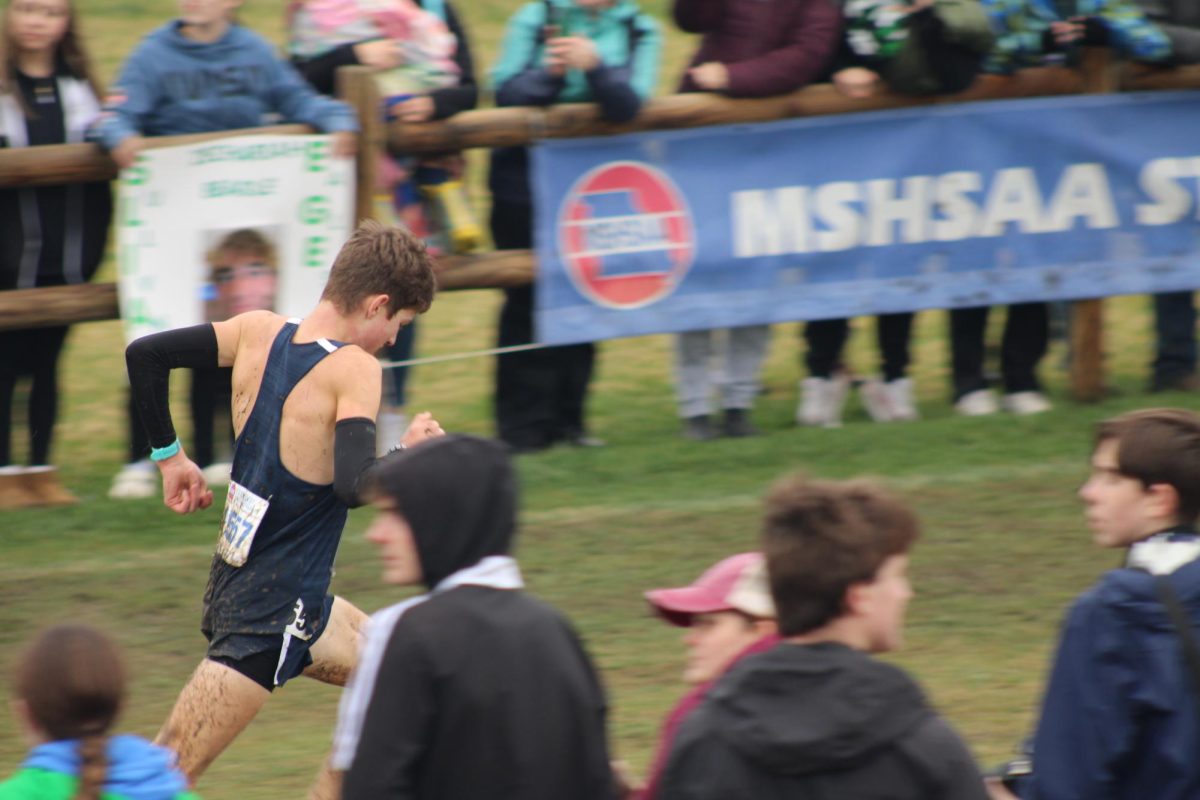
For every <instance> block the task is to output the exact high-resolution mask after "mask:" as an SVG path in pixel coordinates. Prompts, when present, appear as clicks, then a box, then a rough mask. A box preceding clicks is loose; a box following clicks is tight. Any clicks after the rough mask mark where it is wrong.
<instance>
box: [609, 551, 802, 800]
mask: <svg viewBox="0 0 1200 800" xmlns="http://www.w3.org/2000/svg"><path fill="white" fill-rule="evenodd" d="M646 599H647V600H648V601H649V602H650V605H651V606H652V607H653V608H654V610H655V612H657V613H658V615H659V616H660V617H662V618H663V619H664V620H666V621H667V622H669V623H671V624H672V625H678V626H680V627H682V628H686V629H687V633H685V634H684V636H683V642H684V644H685V645H686V646H687V651H688V652H687V663H686V665H685V666H684V668H683V680H684V682H685V683H688V684H689V685H691V687H692V688H691V689H690V690H689V691H688V693H687V694H685V695H684V696H683V697H682V698H680V700H679V702H678V703H676V704H675V707H674V708H673V709H671V713H670V714H668V715H667V719H666V721H665V722H664V723H663V727H662V733H661V735H660V737H659V743H658V752H657V753H655V756H654V762H653V764H652V765H651V767H650V774H649V775H648V776H647V778H646V786H645V788H644V789H642V790H641V792H640V793H637V792H635V793H633V795H632V796H633V797H635V798H637V800H653V798H654V796H655V793H656V792H657V791H658V781H659V778H660V777H661V775H662V771H663V768H664V767H665V766H666V764H667V756H668V755H669V754H670V752H671V744H672V742H673V741H674V740H675V733H676V732H677V731H678V730H679V726H680V725H681V724H682V723H683V720H684V719H685V718H686V717H687V715H688V714H690V713H691V712H692V710H693V709H694V708H696V706H698V705H700V702H701V701H702V700H703V699H704V695H706V694H707V693H708V690H709V688H710V687H711V686H712V685H713V683H714V682H715V681H716V680H717V678H719V677H721V675H723V674H724V673H725V671H726V670H728V669H729V668H730V667H731V666H733V665H734V664H735V663H737V662H738V661H740V660H742V659H743V658H745V657H746V656H749V655H752V654H754V653H761V652H763V651H764V650H769V649H770V648H772V647H774V646H775V645H776V644H777V643H778V642H779V636H778V634H777V633H776V628H775V605H774V604H773V603H772V602H771V594H770V591H769V590H768V588H767V575H766V568H765V567H764V565H763V557H762V553H739V554H738V555H736V556H730V557H729V558H726V559H724V560H723V561H720V562H718V563H717V564H715V565H714V566H712V567H710V568H709V569H708V571H706V572H705V573H704V574H703V575H701V576H700V577H699V578H697V579H696V581H695V583H693V584H692V585H691V586H684V587H681V588H678V589H655V590H653V591H650V592H646ZM628 796H629V795H627V797H628Z"/></svg>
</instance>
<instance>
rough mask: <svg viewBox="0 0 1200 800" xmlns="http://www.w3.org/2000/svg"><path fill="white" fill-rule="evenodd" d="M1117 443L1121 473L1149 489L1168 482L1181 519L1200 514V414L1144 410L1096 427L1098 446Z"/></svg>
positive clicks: (1192, 520)
mask: <svg viewBox="0 0 1200 800" xmlns="http://www.w3.org/2000/svg"><path fill="white" fill-rule="evenodd" d="M1107 441H1115V442H1116V443H1117V471H1118V472H1119V473H1121V474H1122V475H1124V476H1126V477H1129V478H1134V479H1136V480H1138V481H1140V482H1141V484H1142V485H1143V486H1145V487H1149V486H1151V485H1152V484H1155V483H1165V484H1167V485H1168V486H1170V487H1172V488H1173V489H1174V490H1175V493H1176V494H1177V495H1178V497H1179V511H1178V514H1179V518H1178V520H1177V521H1178V522H1179V523H1181V524H1185V525H1193V524H1195V522H1196V518H1197V517H1200V415H1197V414H1195V413H1194V412H1191V411H1184V410H1183V409H1181V408H1146V409H1142V410H1140V411H1130V412H1129V413H1127V414H1122V415H1120V416H1119V417H1113V418H1112V419H1106V420H1104V421H1103V422H1101V423H1100V424H1099V425H1097V426H1096V447H1099V446H1100V445H1101V443H1103V442H1107Z"/></svg>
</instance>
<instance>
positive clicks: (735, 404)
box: [675, 325, 771, 418]
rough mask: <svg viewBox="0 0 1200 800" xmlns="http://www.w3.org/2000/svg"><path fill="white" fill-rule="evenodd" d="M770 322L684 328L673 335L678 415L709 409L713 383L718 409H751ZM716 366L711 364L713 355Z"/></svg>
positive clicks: (765, 348) (767, 339) (768, 337)
mask: <svg viewBox="0 0 1200 800" xmlns="http://www.w3.org/2000/svg"><path fill="white" fill-rule="evenodd" d="M770 340H771V326H770V325H748V326H746V327H744V328H725V329H723V330H708V331H687V332H686V333H680V334H678V335H677V336H676V337H675V386H676V390H677V392H678V395H679V416H681V417H684V418H687V417H698V416H701V415H703V414H709V413H711V412H712V396H713V385H714V383H715V384H716V385H717V386H718V387H719V388H720V392H721V408H753V407H754V399H755V398H756V397H757V396H758V389H759V375H760V373H761V371H762V362H763V358H764V357H765V356H766V354H767V344H768V343H769V342H770ZM718 353H719V354H720V355H723V356H724V357H723V358H722V359H720V361H721V365H720V367H719V368H714V365H713V363H712V361H713V356H714V354H718Z"/></svg>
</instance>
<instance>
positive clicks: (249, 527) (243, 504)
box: [217, 481, 271, 567]
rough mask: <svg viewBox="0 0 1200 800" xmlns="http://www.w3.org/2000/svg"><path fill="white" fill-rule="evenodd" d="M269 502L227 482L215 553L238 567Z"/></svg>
mask: <svg viewBox="0 0 1200 800" xmlns="http://www.w3.org/2000/svg"><path fill="white" fill-rule="evenodd" d="M270 504H271V503H270V501H269V500H267V499H264V498H262V497H259V496H258V495H256V494H255V493H254V492H252V491H250V490H249V489H247V488H246V487H245V486H242V485H241V484H239V483H237V482H235V481H230V482H229V494H227V495H226V496H225V521H224V523H223V524H222V525H221V536H220V538H218V539H217V555H219V556H220V557H221V560H222V561H224V562H225V563H226V564H228V565H229V566H231V567H240V566H242V565H243V564H245V563H246V559H247V558H249V557H250V545H252V544H254V534H255V533H257V532H258V526H259V525H261V524H262V521H263V517H264V516H265V515H266V513H267V507H268V506H270Z"/></svg>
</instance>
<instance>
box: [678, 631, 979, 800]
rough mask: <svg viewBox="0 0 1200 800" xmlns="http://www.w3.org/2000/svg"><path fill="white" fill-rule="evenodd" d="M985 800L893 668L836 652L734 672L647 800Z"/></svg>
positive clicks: (779, 656)
mask: <svg viewBox="0 0 1200 800" xmlns="http://www.w3.org/2000/svg"><path fill="white" fill-rule="evenodd" d="M701 798H712V799H713V800H717V799H718V798H719V799H720V800H737V799H738V798H746V799H747V800H751V798H752V799H753V800H766V799H767V798H771V799H772V800H773V799H774V798H804V799H805V800H847V798H853V800H884V799H885V798H886V800H942V799H943V798H944V799H945V800H975V799H976V798H978V799H979V800H986V798H987V793H986V791H985V790H984V787H983V780H982V778H981V777H980V774H979V771H978V769H977V768H976V766H975V763H974V761H973V760H972V758H971V755H970V753H969V752H968V751H967V748H966V747H965V745H964V744H963V743H962V741H961V740H960V739H959V738H958V736H957V735H956V734H955V733H954V731H953V730H951V729H950V727H949V726H948V725H947V724H946V723H945V721H944V720H942V719H941V717H939V716H938V715H937V714H935V713H934V711H933V710H932V709H931V708H930V707H929V705H928V703H927V702H926V700H925V697H924V695H923V694H922V692H921V690H920V688H919V687H918V686H917V685H916V684H915V683H914V682H913V681H912V679H911V678H909V677H908V676H907V675H906V674H905V673H904V672H903V671H901V670H900V669H898V668H896V667H894V666H892V665H890V664H886V663H884V662H882V661H876V660H874V659H872V658H870V657H869V656H867V655H866V654H864V653H860V652H858V651H856V650H852V649H850V648H849V647H845V646H843V645H840V644H834V643H822V644H814V645H797V644H788V643H786V642H785V643H783V644H780V645H779V646H777V647H775V648H774V649H772V650H770V651H768V652H766V653H762V654H760V655H757V656H752V657H751V658H747V659H744V660H743V661H741V662H739V663H738V664H737V665H736V666H735V667H734V668H733V669H732V670H731V671H730V672H729V673H728V674H726V675H725V677H724V678H722V679H721V680H720V681H719V682H718V683H717V685H716V686H715V687H713V689H712V690H711V691H710V692H709V694H708V697H707V699H706V701H705V703H704V705H702V706H701V707H700V708H699V709H697V710H696V711H695V712H694V713H693V714H692V715H691V716H690V717H689V718H688V720H687V721H686V722H685V723H684V725H683V727H682V729H681V730H680V733H679V737H678V739H677V740H676V745H675V748H674V750H673V751H672V753H671V758H670V760H669V761H668V763H667V769H666V772H665V774H664V777H663V782H662V788H661V790H660V792H659V800H700V799H701Z"/></svg>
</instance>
